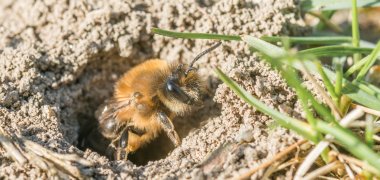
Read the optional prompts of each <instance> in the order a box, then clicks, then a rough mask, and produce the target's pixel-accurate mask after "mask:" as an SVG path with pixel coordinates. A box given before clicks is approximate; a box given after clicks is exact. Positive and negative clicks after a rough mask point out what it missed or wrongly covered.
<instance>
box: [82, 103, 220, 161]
mask: <svg viewBox="0 0 380 180" xmlns="http://www.w3.org/2000/svg"><path fill="white" fill-rule="evenodd" d="M195 111H196V112H197V113H192V114H191V115H189V116H184V117H177V118H175V119H174V126H175V127H176V131H177V132H178V134H179V136H180V137H181V139H183V138H184V137H186V136H187V134H189V132H190V131H191V130H193V129H196V128H199V127H200V126H201V123H202V122H203V121H205V120H206V119H208V118H210V117H213V116H217V115H219V113H220V109H219V107H218V106H217V104H216V103H214V102H213V101H212V97H209V98H207V99H206V100H205V102H204V106H203V107H201V108H199V109H197V110H195ZM83 119H88V120H87V121H86V122H84V123H83V124H81V128H80V132H79V138H78V148H79V149H81V150H85V149H87V148H89V149H91V150H93V151H96V152H98V153H99V154H101V155H104V156H106V157H107V158H109V159H113V156H112V154H109V153H107V152H106V149H107V147H108V145H109V143H110V141H109V140H107V139H106V138H104V137H102V135H101V134H100V133H98V131H97V128H98V127H97V126H98V125H97V120H96V119H95V118H94V117H90V118H89V117H87V118H86V117H85V116H83ZM174 148H175V147H174V145H173V144H172V142H171V141H170V139H169V138H168V137H167V136H166V134H165V133H163V132H161V133H160V135H159V136H158V137H157V138H156V139H154V140H153V141H152V142H150V143H148V144H147V145H146V146H144V147H142V148H140V149H139V150H137V151H136V152H134V153H130V154H129V155H128V160H130V161H131V162H133V163H134V164H136V165H146V164H147V163H148V162H149V161H156V160H159V159H163V158H165V157H166V156H167V155H168V154H169V153H170V152H171V151H172V150H173V149H174Z"/></svg>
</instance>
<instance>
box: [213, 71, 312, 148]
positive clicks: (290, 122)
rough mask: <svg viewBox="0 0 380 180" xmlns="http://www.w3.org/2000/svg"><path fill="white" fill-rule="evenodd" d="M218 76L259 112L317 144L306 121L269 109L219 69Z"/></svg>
mask: <svg viewBox="0 0 380 180" xmlns="http://www.w3.org/2000/svg"><path fill="white" fill-rule="evenodd" d="M216 74H217V75H218V77H219V78H220V79H221V80H222V81H223V82H224V83H226V85H227V86H228V87H229V88H231V89H232V90H233V91H234V92H235V93H236V94H237V95H238V96H239V97H240V98H242V99H243V100H244V101H246V102H247V103H248V104H250V105H252V106H254V107H255V108H256V109H257V110H259V111H261V112H263V113H265V114H267V115H269V116H271V117H272V118H273V119H274V120H275V121H276V122H277V123H278V124H280V125H281V126H283V127H285V128H288V129H291V130H293V131H295V132H296V133H298V134H300V135H302V136H303V137H304V138H306V139H308V140H311V141H313V142H317V133H316V131H314V130H313V129H312V128H311V127H310V125H308V124H307V123H305V122H304V121H300V120H297V119H294V118H291V117H289V116H286V115H284V114H282V113H280V112H278V111H276V110H274V109H271V108H269V107H268V106H267V105H265V104H264V103H262V102H261V101H259V100H258V99H256V98H255V97H253V96H252V95H251V94H250V93H248V92H247V91H245V90H244V89H243V88H241V87H240V86H239V85H238V84H237V83H236V82H234V81H233V80H232V79H230V78H229V77H228V76H227V75H226V74H224V73H223V72H222V71H221V70H220V69H219V68H216Z"/></svg>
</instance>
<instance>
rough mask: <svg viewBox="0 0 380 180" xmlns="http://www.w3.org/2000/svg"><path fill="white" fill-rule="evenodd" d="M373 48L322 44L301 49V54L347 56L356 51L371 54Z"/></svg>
mask: <svg viewBox="0 0 380 180" xmlns="http://www.w3.org/2000/svg"><path fill="white" fill-rule="evenodd" d="M372 50H373V49H372V48H359V47H352V46H337V45H336V46H322V47H316V48H311V49H306V50H302V51H299V54H300V55H307V54H312V55H314V56H316V57H339V56H347V55H352V54H355V53H360V54H369V53H371V51H372Z"/></svg>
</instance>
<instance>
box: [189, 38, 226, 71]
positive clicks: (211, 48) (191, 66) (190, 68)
mask: <svg viewBox="0 0 380 180" xmlns="http://www.w3.org/2000/svg"><path fill="white" fill-rule="evenodd" d="M221 44H222V42H221V41H219V42H218V43H216V44H215V45H213V46H211V47H210V48H208V49H206V50H205V51H203V52H201V53H200V54H198V55H197V56H196V57H195V58H194V59H193V61H191V63H190V65H189V69H188V70H187V71H186V74H187V73H188V72H189V71H190V70H192V69H194V68H193V65H194V63H195V62H196V61H198V60H199V59H200V58H201V57H202V56H204V55H205V54H207V53H209V52H211V51H212V50H214V49H216V48H217V47H219V46H220V45H221Z"/></svg>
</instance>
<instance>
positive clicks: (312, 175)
mask: <svg viewBox="0 0 380 180" xmlns="http://www.w3.org/2000/svg"><path fill="white" fill-rule="evenodd" d="M339 166H341V164H340V163H339V162H338V161H334V162H332V163H329V164H327V165H325V166H322V167H320V168H318V169H316V170H314V171H313V172H311V173H309V174H308V175H306V176H305V177H304V178H302V179H303V180H309V179H316V178H318V177H319V176H321V175H325V174H326V173H329V172H331V171H333V170H335V169H336V168H338V167H339Z"/></svg>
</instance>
